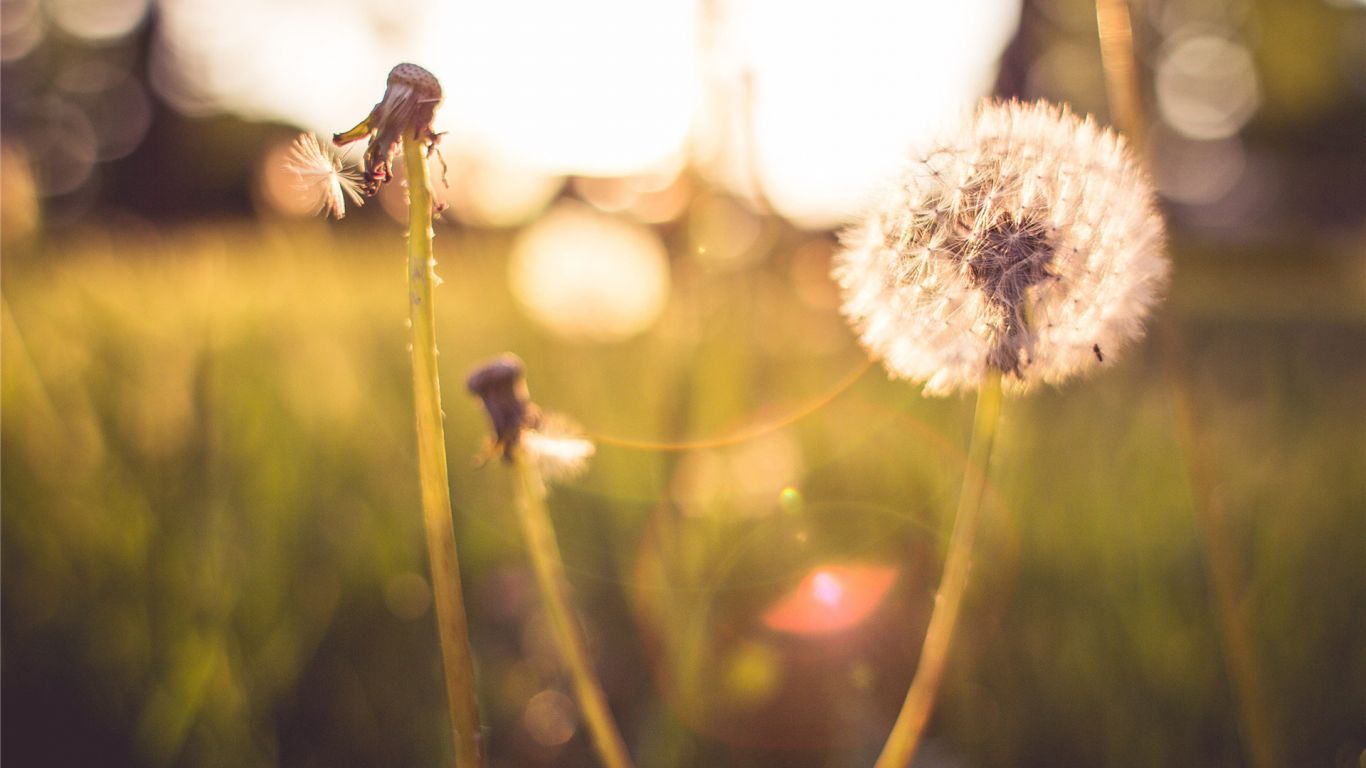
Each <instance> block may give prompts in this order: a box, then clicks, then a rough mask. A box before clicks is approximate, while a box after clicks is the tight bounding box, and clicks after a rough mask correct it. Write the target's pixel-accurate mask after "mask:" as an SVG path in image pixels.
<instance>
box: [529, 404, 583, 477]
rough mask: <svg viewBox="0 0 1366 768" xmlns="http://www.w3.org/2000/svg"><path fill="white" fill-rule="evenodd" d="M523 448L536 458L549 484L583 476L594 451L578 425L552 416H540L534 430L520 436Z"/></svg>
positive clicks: (558, 416) (560, 417) (537, 464)
mask: <svg viewBox="0 0 1366 768" xmlns="http://www.w3.org/2000/svg"><path fill="white" fill-rule="evenodd" d="M522 447H523V448H524V449H525V450H526V452H527V453H528V454H529V455H530V456H531V457H532V458H533V459H535V461H536V466H537V469H539V470H540V472H541V477H543V478H544V479H545V481H546V482H548V483H554V482H561V481H564V480H569V479H571V478H574V477H577V476H578V475H580V474H582V473H583V471H584V470H585V469H587V468H588V460H589V459H591V458H593V454H594V453H595V452H596V451H597V446H595V445H593V441H592V440H589V439H588V438H586V437H584V436H583V430H581V429H580V428H579V427H578V425H577V424H574V423H573V422H572V421H570V420H569V419H567V418H565V417H564V416H561V415H559V414H553V413H548V414H545V415H544V416H542V417H541V420H540V424H539V425H538V426H537V427H536V428H535V429H529V430H527V431H525V432H523V433H522Z"/></svg>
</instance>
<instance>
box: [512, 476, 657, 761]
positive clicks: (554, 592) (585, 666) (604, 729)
mask: <svg viewBox="0 0 1366 768" xmlns="http://www.w3.org/2000/svg"><path fill="white" fill-rule="evenodd" d="M512 455H513V463H514V464H516V466H517V517H518V520H519V521H520V522H521V525H522V534H523V535H524V536H525V537H526V544H527V550H528V554H529V555H530V556H531V566H532V570H534V571H535V573H536V585H537V586H538V587H539V588H540V590H541V598H542V599H543V600H544V601H545V608H546V612H547V613H548V614H549V615H550V627H551V631H552V632H553V633H554V637H555V642H556V643H557V644H558V645H559V647H560V653H561V654H562V655H563V656H564V662H565V666H566V667H567V668H568V669H569V676H570V679H571V680H572V681H573V683H574V695H575V697H576V698H577V699H578V702H579V709H580V710H582V712H583V719H584V722H585V723H586V724H587V725H588V731H589V732H590V733H591V734H592V736H593V746H594V747H595V748H596V749H597V751H598V757H599V759H601V760H602V764H603V765H604V766H606V767H607V768H629V766H630V765H631V757H630V755H629V754H627V752H626V742H625V741H623V740H622V738H621V733H620V732H619V731H618V730H617V726H616V723H615V722H614V721H613V720H612V713H611V711H610V710H609V709H608V708H607V696H606V695H605V694H604V693H603V692H602V684H601V683H599V682H598V678H597V675H596V673H594V671H593V665H592V664H591V663H590V662H589V660H588V649H587V647H586V644H585V642H584V639H583V633H582V631H581V630H580V628H579V625H578V623H577V622H576V621H575V619H574V612H573V610H572V609H571V608H570V604H569V581H568V579H566V578H565V575H564V560H563V558H561V557H560V547H559V544H558V543H556V541H555V528H554V526H553V524H552V523H551V522H550V512H549V511H548V510H547V508H546V501H545V499H546V491H545V483H544V482H543V481H542V479H541V475H540V472H539V471H538V470H537V469H536V462H535V461H534V460H533V459H531V458H529V457H527V456H526V452H525V451H522V450H518V451H514V452H513V454H512Z"/></svg>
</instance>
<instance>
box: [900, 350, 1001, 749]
mask: <svg viewBox="0 0 1366 768" xmlns="http://www.w3.org/2000/svg"><path fill="white" fill-rule="evenodd" d="M1000 414H1001V374H1000V372H999V371H991V372H989V373H987V374H986V375H985V376H984V377H983V379H982V383H981V385H980V386H979V387H978V390H977V411H976V414H975V415H974V416H973V421H972V439H971V442H970V443H969V445H968V461H967V465H966V466H965V468H964V474H963V490H962V492H961V493H960V494H959V497H958V513H957V515H956V516H955V517H954V522H953V535H952V536H951V537H950V538H949V550H948V553H947V555H946V556H945V559H944V576H943V579H942V580H941V581H940V583H939V592H938V594H937V595H936V596H935V604H934V612H933V613H932V614H931V615H930V626H929V628H928V629H927V630H926V631H925V643H924V645H923V646H921V649H920V662H919V664H918V665H917V666H916V670H915V679H913V680H912V681H911V687H910V689H909V690H908V691H906V700H905V702H903V703H902V705H901V713H900V714H899V715H897V718H896V724H895V725H893V726H892V732H891V734H889V735H888V737H887V743H886V744H884V745H883V747H882V754H881V755H879V756H878V759H877V764H876V768H902V767H903V766H906V765H909V764H910V762H911V758H913V757H915V751H916V748H917V747H918V746H919V745H920V738H921V735H922V734H923V733H924V731H925V724H926V723H927V722H928V721H929V718H930V711H931V710H932V709H933V708H934V700H935V696H936V695H937V693H938V692H939V683H940V681H941V680H942V679H943V677H944V666H945V662H946V661H947V660H948V654H949V645H950V643H951V641H952V640H953V630H954V626H955V625H956V624H957V623H958V612H959V609H960V608H961V607H962V605H963V594H964V592H965V591H966V588H967V584H968V572H969V571H971V570H972V543H973V539H974V538H975V535H976V531H977V518H978V513H979V512H980V511H981V508H982V493H983V491H984V490H985V488H986V480H987V464H988V463H989V462H990V460H991V445H992V442H993V441H994V440H995V437H996V424H997V422H998V421H999V417H1000Z"/></svg>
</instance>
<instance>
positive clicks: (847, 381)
mask: <svg viewBox="0 0 1366 768" xmlns="http://www.w3.org/2000/svg"><path fill="white" fill-rule="evenodd" d="M873 365H874V361H872V360H865V361H864V362H863V363H861V364H859V365H858V366H855V367H854V369H853V370H851V371H849V373H848V374H846V375H845V376H844V377H843V378H841V379H840V380H839V381H837V382H835V384H834V385H833V386H831V387H830V389H828V390H826V391H825V392H822V393H821V394H819V395H817V396H816V397H814V398H812V399H811V400H809V401H807V402H805V403H802V404H801V406H800V407H798V408H797V409H796V410H794V411H792V412H791V413H786V414H783V415H782V416H779V417H778V418H776V419H773V420H771V421H766V422H764V423H762V424H755V425H753V426H750V427H745V428H743V429H739V430H736V431H735V432H732V433H730V434H727V435H719V436H717V437H706V438H699V439H697V440H683V441H680V442H667V441H656V440H643V439H637V438H633V437H615V436H613V435H604V434H596V433H595V434H593V435H592V438H593V442H595V443H599V444H601V445H613V446H617V447H618V448H632V449H636V450H642V451H658V452H661V453H672V452H682V451H703V450H708V449H712V448H724V447H726V446H729V445H739V444H741V443H747V442H749V441H750V440H754V439H756V438H760V437H763V436H764V435H767V434H770V433H772V432H777V431H778V430H780V429H783V428H784V427H787V426H789V425H791V424H795V423H796V422H798V421H800V420H802V419H804V418H806V417H807V416H810V415H811V414H813V413H815V412H816V411H819V410H820V409H822V408H824V407H825V406H827V405H829V404H830V403H831V402H833V401H834V399H835V398H837V397H839V396H840V395H842V394H844V392H845V390H847V389H849V388H850V387H852V386H854V384H855V383H857V382H858V380H859V379H861V378H863V374H865V373H867V372H868V369H869V368H872V367H873Z"/></svg>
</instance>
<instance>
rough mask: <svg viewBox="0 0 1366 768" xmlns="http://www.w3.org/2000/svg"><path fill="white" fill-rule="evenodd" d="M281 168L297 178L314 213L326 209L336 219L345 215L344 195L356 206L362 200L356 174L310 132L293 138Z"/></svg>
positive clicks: (363, 199)
mask: <svg viewBox="0 0 1366 768" xmlns="http://www.w3.org/2000/svg"><path fill="white" fill-rule="evenodd" d="M285 168H286V169H287V170H289V171H290V172H292V173H293V174H294V175H295V177H296V178H297V180H298V189H299V192H300V194H302V195H304V197H305V198H306V199H307V200H308V202H309V204H310V205H311V206H312V207H313V212H314V213H330V214H332V218H334V219H340V218H342V217H343V216H345V215H346V200H345V198H350V199H351V202H352V203H354V204H355V205H357V206H360V205H363V204H364V203H365V198H363V197H361V194H360V174H358V173H356V171H355V170H354V169H351V168H346V167H345V166H344V165H342V161H341V158H339V157H337V156H336V155H334V154H332V153H330V152H328V151H327V150H325V149H323V147H322V145H321V144H319V143H318V137H316V136H314V135H313V134H311V133H301V134H299V136H298V138H296V139H294V144H293V145H291V146H290V148H289V157H288V158H287V159H286V160H285Z"/></svg>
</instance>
